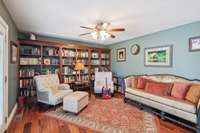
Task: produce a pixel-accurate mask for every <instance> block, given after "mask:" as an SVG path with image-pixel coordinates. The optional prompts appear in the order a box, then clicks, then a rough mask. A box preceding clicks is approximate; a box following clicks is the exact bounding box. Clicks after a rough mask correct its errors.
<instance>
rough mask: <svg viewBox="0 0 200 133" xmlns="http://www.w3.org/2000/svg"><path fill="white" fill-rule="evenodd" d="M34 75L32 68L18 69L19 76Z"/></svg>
mask: <svg viewBox="0 0 200 133" xmlns="http://www.w3.org/2000/svg"><path fill="white" fill-rule="evenodd" d="M34 75H35V70H34V69H20V70H19V77H33V76H34Z"/></svg>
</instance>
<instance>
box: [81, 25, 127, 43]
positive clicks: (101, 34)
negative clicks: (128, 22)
mask: <svg viewBox="0 0 200 133" xmlns="http://www.w3.org/2000/svg"><path fill="white" fill-rule="evenodd" d="M80 27H81V28H84V29H88V30H91V32H87V33H84V34H80V36H85V35H92V38H93V39H95V40H102V41H103V40H106V39H109V38H115V35H113V34H111V32H123V31H125V29H124V28H112V27H111V24H110V23H109V22H99V23H97V24H96V26H95V27H94V28H91V27H86V26H80Z"/></svg>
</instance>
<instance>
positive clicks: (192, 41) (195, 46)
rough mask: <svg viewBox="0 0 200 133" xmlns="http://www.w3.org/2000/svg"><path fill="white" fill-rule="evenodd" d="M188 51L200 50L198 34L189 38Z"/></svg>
mask: <svg viewBox="0 0 200 133" xmlns="http://www.w3.org/2000/svg"><path fill="white" fill-rule="evenodd" d="M189 51H190V52H192V51H200V36H199V37H192V38H189Z"/></svg>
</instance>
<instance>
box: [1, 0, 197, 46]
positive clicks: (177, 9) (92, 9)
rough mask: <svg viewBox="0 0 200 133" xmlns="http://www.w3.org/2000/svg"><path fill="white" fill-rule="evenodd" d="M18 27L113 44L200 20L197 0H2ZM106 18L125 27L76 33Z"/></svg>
mask: <svg viewBox="0 0 200 133" xmlns="http://www.w3.org/2000/svg"><path fill="white" fill-rule="evenodd" d="M4 3H5V4H6V6H7V7H8V10H9V12H10V14H11V16H12V17H13V19H14V21H15V23H16V25H17V27H18V29H19V30H20V31H26V32H34V33H37V34H40V35H47V36H52V37H58V38H66V39H72V40H78V41H85V42H91V43H98V44H105V45H107V44H112V43H117V42H121V41H124V40H128V39H131V38H134V37H138V36H142V35H145V34H149V33H153V32H157V31H161V30H164V29H168V28H172V27H176V26H179V25H183V24H187V23H190V22H194V21H198V20H200V14H199V13H200V6H199V5H200V0H4ZM99 21H108V22H110V23H111V24H112V25H113V26H121V27H124V28H125V29H126V31H125V32H122V33H114V35H116V38H115V39H108V40H106V41H100V40H94V39H92V37H91V36H85V37H79V34H81V33H85V32H87V31H88V30H85V29H80V25H83V26H94V25H95V24H96V23H97V22H99Z"/></svg>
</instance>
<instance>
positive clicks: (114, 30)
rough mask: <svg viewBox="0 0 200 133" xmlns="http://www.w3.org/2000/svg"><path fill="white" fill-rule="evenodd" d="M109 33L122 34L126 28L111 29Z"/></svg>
mask: <svg viewBox="0 0 200 133" xmlns="http://www.w3.org/2000/svg"><path fill="white" fill-rule="evenodd" d="M109 31H111V32H121V31H125V29H124V28H114V29H109Z"/></svg>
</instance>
